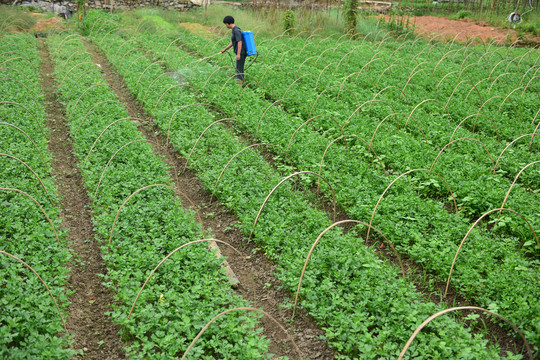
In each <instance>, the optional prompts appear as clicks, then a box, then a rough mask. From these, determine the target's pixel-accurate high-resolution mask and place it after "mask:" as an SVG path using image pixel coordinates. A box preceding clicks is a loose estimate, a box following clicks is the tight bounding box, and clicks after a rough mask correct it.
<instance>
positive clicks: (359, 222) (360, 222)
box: [291, 220, 406, 319]
mask: <svg viewBox="0 0 540 360" xmlns="http://www.w3.org/2000/svg"><path fill="white" fill-rule="evenodd" d="M346 223H355V224H360V225H364V226H367V227H368V228H372V229H373V230H375V231H376V232H377V233H379V235H381V236H382V237H383V239H384V240H385V241H386V243H387V244H388V245H389V246H390V248H392V251H393V252H394V254H396V257H397V259H398V261H399V266H400V268H401V275H402V276H403V279H405V278H406V274H405V268H404V267H403V262H402V261H401V256H399V253H398V252H397V250H396V248H395V247H394V245H393V244H392V243H391V242H390V240H388V238H387V237H386V236H384V234H383V233H382V232H381V231H380V230H379V229H377V228H375V227H373V226H371V225H369V224H367V223H365V222H363V221H358V220H342V221H338V222H335V223H333V224H332V225H330V226H329V227H327V228H326V229H324V230H323V231H322V232H321V233H320V234H319V236H317V239H316V240H315V242H314V243H313V245H311V249H310V250H309V252H308V254H307V257H306V260H305V262H304V267H303V268H302V273H301V274H300V280H298V288H297V289H296V295H295V297H294V307H293V314H292V317H291V319H294V315H295V314H296V307H297V305H298V298H299V296H300V288H301V286H302V280H303V279H304V274H305V272H306V268H307V264H308V262H309V259H310V257H311V254H312V253H313V251H314V250H315V246H317V244H318V243H319V241H320V240H321V239H322V237H323V236H324V235H325V234H326V233H327V232H328V231H330V230H331V229H332V228H334V227H335V226H337V225H341V224H346Z"/></svg>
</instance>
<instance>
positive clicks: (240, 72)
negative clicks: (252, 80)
mask: <svg viewBox="0 0 540 360" xmlns="http://www.w3.org/2000/svg"><path fill="white" fill-rule="evenodd" d="M245 64H246V57H245V56H240V60H236V78H237V79H238V80H240V81H244V65H245Z"/></svg>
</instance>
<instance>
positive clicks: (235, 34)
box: [231, 26, 247, 56]
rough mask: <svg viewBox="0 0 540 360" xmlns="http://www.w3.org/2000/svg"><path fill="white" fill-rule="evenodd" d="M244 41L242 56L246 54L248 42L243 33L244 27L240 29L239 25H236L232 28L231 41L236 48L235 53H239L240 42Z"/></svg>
mask: <svg viewBox="0 0 540 360" xmlns="http://www.w3.org/2000/svg"><path fill="white" fill-rule="evenodd" d="M239 41H241V42H242V50H241V53H240V56H246V55H247V50H246V44H245V42H244V36H243V35H242V29H240V28H239V27H238V26H235V27H233V28H232V35H231V42H232V45H233V49H234V54H235V55H236V54H238V42H239Z"/></svg>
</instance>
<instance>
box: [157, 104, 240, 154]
mask: <svg viewBox="0 0 540 360" xmlns="http://www.w3.org/2000/svg"><path fill="white" fill-rule="evenodd" d="M192 106H206V108H213V109H214V110H216V111H218V112H222V111H221V109H220V108H218V107H217V106H215V105H213V104H209V103H196V104H188V105H184V106H182V107H181V108H179V109H177V110H176V111H175V112H174V113H173V114H172V115H171V118H170V119H169V126H168V127H167V144H168V143H169V137H170V132H171V124H172V121H173V118H174V116H175V115H176V114H177V113H179V112H180V111H182V110H184V109H187V108H190V107H192ZM235 121H236V120H235Z"/></svg>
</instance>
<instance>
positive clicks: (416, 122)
mask: <svg viewBox="0 0 540 360" xmlns="http://www.w3.org/2000/svg"><path fill="white" fill-rule="evenodd" d="M396 115H403V116H408V114H405V113H393V114H388V115H386V116H385V117H384V119H382V120H381V121H380V122H379V124H377V127H376V128H375V131H374V132H373V135H372V136H371V141H370V142H369V144H370V145H372V144H373V140H374V139H375V135H376V134H377V131H378V130H379V127H381V125H382V124H383V123H384V122H385V121H386V119H388V118H389V117H390V116H396ZM411 119H412V121H414V123H415V124H416V126H418V129H420V132H421V133H422V135H424V141H425V142H426V144H427V143H428V140H427V136H426V134H425V133H424V129H422V127H421V126H420V124H419V123H418V121H416V120H415V119H414V118H413V117H411ZM396 125H397V129H398V130H399V123H397V124H396ZM406 128H407V124H405V126H404V127H403V130H405V129H406Z"/></svg>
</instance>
